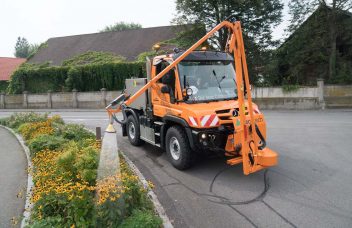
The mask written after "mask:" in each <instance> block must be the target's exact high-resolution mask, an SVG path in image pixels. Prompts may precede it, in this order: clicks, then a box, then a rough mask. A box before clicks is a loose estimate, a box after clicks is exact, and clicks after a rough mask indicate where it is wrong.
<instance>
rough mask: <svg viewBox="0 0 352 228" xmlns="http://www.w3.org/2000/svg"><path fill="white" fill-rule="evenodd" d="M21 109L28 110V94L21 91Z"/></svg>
mask: <svg viewBox="0 0 352 228" xmlns="http://www.w3.org/2000/svg"><path fill="white" fill-rule="evenodd" d="M22 107H23V108H28V92H27V91H23V103H22Z"/></svg>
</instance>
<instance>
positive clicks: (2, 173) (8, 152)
mask: <svg viewBox="0 0 352 228" xmlns="http://www.w3.org/2000/svg"><path fill="white" fill-rule="evenodd" d="M26 169H27V159H26V155H25V153H24V151H23V149H22V147H21V145H20V143H19V142H18V141H17V139H16V137H15V136H14V135H13V134H12V133H11V132H9V131H8V130H6V129H5V128H2V127H0V227H1V228H6V227H20V224H21V218H22V214H23V210H24V206H25V198H26V190H27V172H26Z"/></svg>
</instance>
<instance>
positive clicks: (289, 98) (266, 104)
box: [252, 87, 322, 109]
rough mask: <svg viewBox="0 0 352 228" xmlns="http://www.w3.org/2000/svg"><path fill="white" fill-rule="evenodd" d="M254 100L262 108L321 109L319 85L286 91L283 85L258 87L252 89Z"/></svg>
mask: <svg viewBox="0 0 352 228" xmlns="http://www.w3.org/2000/svg"><path fill="white" fill-rule="evenodd" d="M252 96H253V99H254V102H255V103H256V104H258V105H259V107H260V108H261V109H319V108H321V107H322V105H321V103H320V102H319V87H302V88H299V89H298V90H297V91H293V92H284V91H283V89H282V88H281V87H257V88H253V89H252Z"/></svg>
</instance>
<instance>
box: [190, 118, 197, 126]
mask: <svg viewBox="0 0 352 228" xmlns="http://www.w3.org/2000/svg"><path fill="white" fill-rule="evenodd" d="M188 123H189V125H191V126H194V127H198V124H197V120H196V118H194V117H192V116H190V117H188Z"/></svg>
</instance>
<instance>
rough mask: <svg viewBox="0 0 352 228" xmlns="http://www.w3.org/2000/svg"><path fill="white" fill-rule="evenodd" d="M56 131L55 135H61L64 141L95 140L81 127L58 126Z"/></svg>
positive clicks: (74, 125) (73, 125) (76, 125)
mask: <svg viewBox="0 0 352 228" xmlns="http://www.w3.org/2000/svg"><path fill="white" fill-rule="evenodd" d="M56 130H57V132H56V134H57V135H61V136H62V137H63V138H65V139H68V140H74V141H76V142H77V141H81V140H84V139H94V138H95V136H94V134H93V133H92V132H90V131H88V130H87V129H85V128H84V126H83V125H78V124H66V125H62V126H59V127H58V128H57V129H56Z"/></svg>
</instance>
